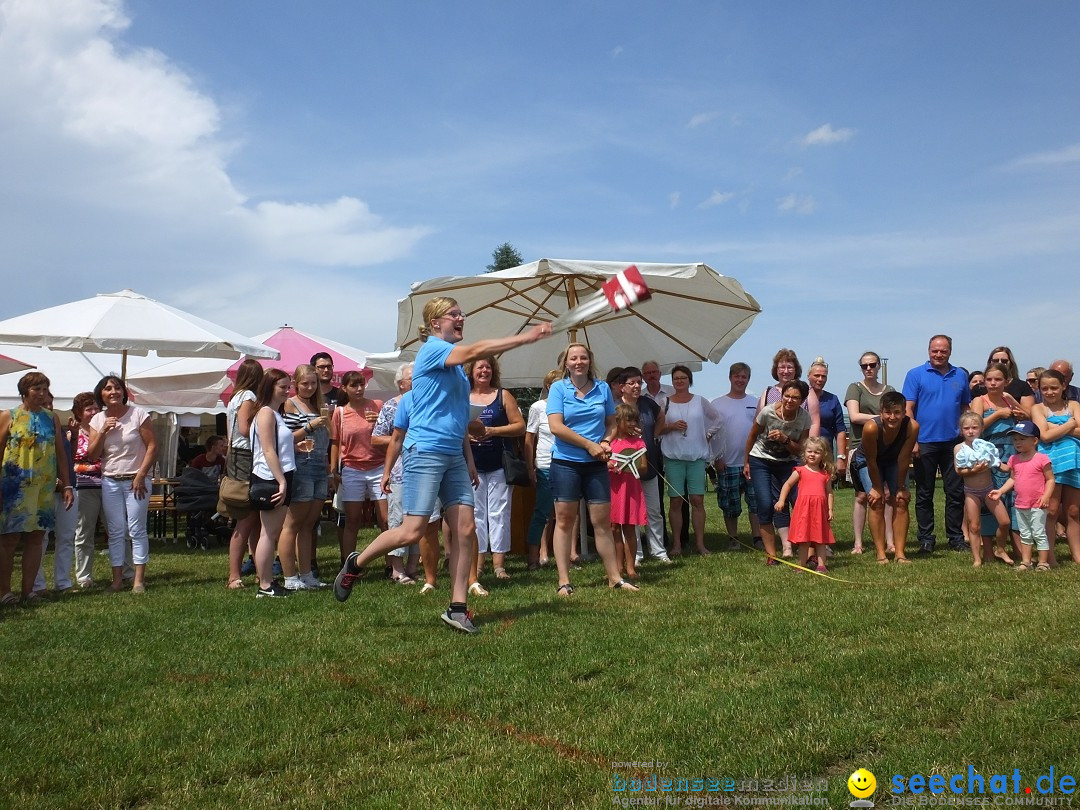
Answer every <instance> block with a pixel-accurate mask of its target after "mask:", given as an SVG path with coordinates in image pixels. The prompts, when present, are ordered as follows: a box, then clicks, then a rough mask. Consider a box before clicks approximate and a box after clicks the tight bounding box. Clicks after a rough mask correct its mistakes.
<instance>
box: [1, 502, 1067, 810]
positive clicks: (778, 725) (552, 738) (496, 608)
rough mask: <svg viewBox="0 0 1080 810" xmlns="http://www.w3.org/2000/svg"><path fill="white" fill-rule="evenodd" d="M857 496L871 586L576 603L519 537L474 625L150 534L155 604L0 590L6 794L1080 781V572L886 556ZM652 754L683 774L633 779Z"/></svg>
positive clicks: (689, 563)
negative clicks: (266, 573)
mask: <svg viewBox="0 0 1080 810" xmlns="http://www.w3.org/2000/svg"><path fill="white" fill-rule="evenodd" d="M709 497H710V498H711V497H712V496H711V494H710V496H709ZM850 500H851V494H850V490H848V491H846V492H842V493H840V494H839V496H838V505H837V509H836V512H837V514H838V515H839V516H841V517H839V518H838V519H837V522H836V523H837V530H838V534H839V535H840V537H841V541H840V544H839V546H838V553H837V555H836V557H834V558H833V560H832V562H831V571H832V573H833V574H835V575H836V576H837V577H840V578H842V579H846V580H850V581H851V584H847V583H840V582H832V581H828V580H825V579H822V578H820V577H817V576H812V575H808V574H799V573H796V572H794V571H792V570H791V569H788V568H786V567H779V568H766V567H765V566H764V565H763V564H762V562H763V558H762V556H761V555H760V554H757V553H727V552H724V553H718V554H714V555H712V556H710V557H708V558H699V557H684V558H682V559H681V560H679V561H678V562H677V563H676V564H674V565H672V566H661V565H659V564H657V563H646V564H645V565H644V566H643V568H642V572H643V583H644V584H643V590H642V592H641V593H639V594H628V593H613V592H610V591H609V590H608V589H607V588H606V587H604V579H603V573H602V570H601V568H600V566H599V564H597V563H592V564H590V565H587V566H586V567H585V569H584V570H583V571H580V572H578V573H577V574H576V576H575V584H576V585H578V586H579V587H578V588H577V593H576V594H575V595H574V596H573V597H572V598H571V599H560V598H557V597H556V595H555V585H556V575H555V572H554V570H553V569H547V570H544V571H542V572H535V573H528V572H526V571H525V569H524V564H523V561H522V560H520V559H515V560H514V561H513V565H512V567H511V573H512V574H513V576H514V578H513V580H512V581H511V582H509V583H496V582H495V581H494V580H493V579H492V580H491V581H490V582H487V581H486V580H485V581H486V584H487V585H488V586H489V587H490V590H491V596H490V597H489V598H487V599H482V600H473V603H472V607H473V609H474V610H475V612H476V617H477V622H478V624H479V625H480V626H481V628H482V633H481V634H480V635H479V636H476V637H467V636H463V635H460V634H455V633H453V632H451V631H450V630H448V629H447V628H446V627H445V626H444V625H443V624H442V622H440V621H439V620H438V613H439V612H440V611H441V610H443V609H445V607H446V603H447V597H448V591H447V588H448V581H447V580H446V578H445V577H443V579H441V581H440V584H439V590H438V591H437V592H436V594H434V595H433V596H429V597H421V596H420V595H419V594H418V592H417V589H416V588H404V587H400V586H396V585H393V584H391V583H389V582H387V581H384V580H378V579H376V580H365V581H364V582H362V583H360V584H359V585H358V586H357V587H356V589H355V590H354V592H353V596H352V599H351V600H350V601H349V602H348V603H346V604H344V605H340V604H338V603H337V602H335V601H334V599H333V596H332V594H331V593H330V592H329V591H326V592H322V593H304V594H299V595H297V596H294V597H292V598H290V599H287V600H259V601H256V599H255V598H254V595H255V590H254V588H253V587H251V583H250V579H249V586H248V588H246V589H245V590H243V591H226V590H225V588H224V587H223V585H224V581H225V570H226V563H225V551H224V550H223V549H221V550H212V551H189V550H187V549H186V548H184V547H183V545H182V544H181V545H178V546H177V545H171V544H169V545H164V546H163V545H162V544H160V543H154V545H153V555H154V556H153V558H152V560H151V563H150V568H149V573H148V580H147V581H148V587H149V590H150V592H149V593H148V594H147V595H146V596H145V597H136V596H132V595H131V594H126V593H125V594H120V595H106V594H105V593H103V592H102V591H101V590H98V591H96V592H90V593H80V594H76V595H71V596H64V597H61V598H57V599H55V600H54V601H51V602H48V603H46V604H43V605H40V606H37V607H33V608H13V609H6V610H4V611H3V612H0V649H2V654H3V664H2V667H0V695H2V696H3V706H4V708H5V711H4V713H3V714H4V722H3V724H2V725H0V745H2V750H3V752H4V756H3V760H2V762H0V807H18V808H57V807H108V808H113V807H153V808H157V807H258V806H284V807H386V808H400V807H449V808H470V807H507V808H511V807H512V808H525V807H528V808H540V807H552V808H555V807H609V806H612V805H613V803H614V802H615V801H616V800H618V801H621V800H623V799H632V798H654V799H657V800H658V801H659V803H661V804H663V803H664V802H665V798H667V799H671V800H672V802H671V803H672V804H674V803H676V802H675V800H676V799H677V804H678V805H680V806H692V805H693V803H694V801H695V800H701V799H703V798H704V799H705V800H708V799H709V798H710V797H712V798H713V799H715V800H720V799H721V798H722V797H726V798H728V799H729V800H732V801H733V800H734V798H735V797H736V796H740V797H770V796H772V797H775V796H779V795H785V794H780V793H775V792H773V793H769V792H766V791H764V790H763V787H762V785H763V784H764V783H761V782H759V784H758V786H757V789H756V790H755V789H753V786H752V785H751V786H748V785H742V786H741V787H737V789H736V790H735V791H733V792H728V793H726V794H725V793H724V792H723V791H720V792H715V791H714V792H711V793H710V792H709V791H708V787H707V786H708V784H709V783H708V782H707V781H706V782H704V783H703V785H704V786H705V787H703V792H702V793H700V794H696V795H692V794H691V793H689V792H687V791H681V792H678V791H676V790H675V788H676V787H677V786H678V784H679V783H678V782H677V781H676V780H679V779H685V780H687V786H688V787H690V780H693V779H695V778H701V779H704V780H709V779H712V780H716V781H717V782H719V781H720V780H724V779H733V780H736V782H739V781H740V780H742V779H747V778H752V777H757V778H759V779H764V778H767V777H770V778H771V777H783V776H785V775H788V774H794V775H796V776H800V777H810V778H814V779H816V780H819V783H818V785H817V787H818V788H819V789H818V790H817V791H816V792H813V793H812V794H808V795H812V796H814V797H816V798H817V799H819V800H821V801H822V802H824V804H820V805H819V806H829V807H834V808H839V807H846V806H847V805H848V803H849V802H850V801H851V800H852V797H851V796H850V795H849V793H848V790H847V787H846V780H847V777H848V775H849V774H850V773H851V772H852V771H853V770H855V769H856V768H859V767H866V768H868V769H870V770H871V771H872V772H873V773H874V774H875V775H876V776H877V781H878V785H879V786H878V790H877V793H876V794H875V796H874V798H875V800H876V802H877V806H879V807H880V806H883V805H885V804H886V803H887V801H888V790H889V779H890V778H891V776H892V775H893V774H903V775H905V778H906V776H910V775H911V774H916V773H919V774H923V775H929V774H942V775H951V774H953V773H963V774H966V773H967V768H968V766H969V765H972V766H974V768H975V769H976V770H977V771H979V772H980V773H983V774H986V775H987V776H989V775H990V774H993V773H1007V774H1012V773H1013V770H1014V769H1019V771H1020V773H1021V774H1022V777H1023V781H1022V783H1021V784H1022V786H1032V785H1033V783H1034V779H1035V777H1037V776H1038V775H1040V774H1044V773H1048V772H1049V769H1050V767H1051V766H1054V768H1055V772H1056V773H1057V775H1058V777H1060V776H1061V775H1062V774H1063V773H1071V774H1072V775H1073V776H1080V773H1078V772H1080V756H1078V754H1077V745H1076V741H1077V739H1078V732H1080V722H1078V721H1080V708H1078V706H1080V686H1078V682H1077V677H1076V673H1077V671H1078V670H1080V647H1078V645H1077V641H1076V628H1077V626H1078V619H1080V608H1078V605H1077V599H1076V596H1075V594H1076V592H1077V584H1078V581H1080V567H1077V566H1074V565H1072V564H1071V563H1069V562H1067V561H1066V562H1065V563H1064V564H1063V565H1062V566H1061V567H1060V568H1059V569H1058V570H1056V571H1054V572H1052V573H1049V574H1017V573H1015V572H1013V571H1012V570H1010V569H1009V568H1008V567H1006V566H1004V565H1001V564H995V565H991V566H988V567H986V568H984V569H982V570H974V569H972V567H971V561H970V557H969V556H967V555H961V554H957V553H953V552H949V551H939V552H938V553H937V554H935V555H934V557H933V558H931V559H929V560H924V559H918V560H917V561H916V562H915V563H914V564H912V565H910V566H898V565H889V566H884V567H879V566H878V565H876V564H875V562H874V556H873V554H864V555H862V556H861V557H854V556H851V555H849V554H848V553H847V549H849V548H850V545H851V539H850V531H851V530H850V525H849V521H848V518H847V515H849V514H850ZM709 529H710V534H709V545H710V546H711V547H713V548H720V547H721V546H722V545H726V543H722V542H721V540H720V536H721V535H720V532H719V516H718V512H717V510H716V508H715V502H712V503H711V504H710V508H709ZM370 536H371V533H370V532H368V533H366V539H370ZM939 547H940V544H939ZM1059 555H1060V556H1062V557H1065V558H1067V552H1066V551H1065V547H1064V545H1061V546H1059ZM321 556H322V558H323V560H324V562H325V561H328V560H330V559H331V558H336V551H335V550H331V549H330V548H328V547H325V546H324V547H323V550H322V555H321ZM97 565H99V566H102V567H104V566H105V561H104V559H103V558H99V560H98V562H97ZM103 573H104V572H103V571H102V572H101V573H99V578H101V577H102V575H103ZM625 763H638V764H637V765H633V764H631V765H627V764H625ZM651 774H656V775H657V777H658V778H659V779H661V780H662V779H665V778H666V779H670V780H673V783H672V784H673V786H672V789H671V791H669V792H667V793H663V792H656V793H646V792H633V791H631V792H627V791H626V790H622V791H616V790H615V789H614V788H615V787H618V786H619V785H620V783H627V782H629V781H630V780H633V779H641V780H648V779H649V777H650V775H651ZM821 780H825V781H827V787H826V786H825V782H824V781H821ZM660 784H663V783H662V782H661V783H660ZM794 795H796V796H798V795H803V794H801V793H796V794H794ZM1056 795H1058V796H1061V794H1060V793H1058V794H1056Z"/></svg>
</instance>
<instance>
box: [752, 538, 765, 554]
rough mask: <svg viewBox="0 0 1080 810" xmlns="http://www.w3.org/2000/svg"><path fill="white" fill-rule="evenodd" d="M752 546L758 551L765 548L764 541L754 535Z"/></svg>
mask: <svg viewBox="0 0 1080 810" xmlns="http://www.w3.org/2000/svg"><path fill="white" fill-rule="evenodd" d="M754 548H755V549H757V550H758V551H764V550H765V541H764V540H762V539H761V538H760V537H755V538H754Z"/></svg>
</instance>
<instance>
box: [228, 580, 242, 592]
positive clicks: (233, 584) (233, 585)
mask: <svg viewBox="0 0 1080 810" xmlns="http://www.w3.org/2000/svg"><path fill="white" fill-rule="evenodd" d="M225 587H226V588H228V589H229V590H230V591H238V590H240V589H241V588H243V587H244V580H242V579H240V578H237V579H234V580H231V581H230V582H226V583H225Z"/></svg>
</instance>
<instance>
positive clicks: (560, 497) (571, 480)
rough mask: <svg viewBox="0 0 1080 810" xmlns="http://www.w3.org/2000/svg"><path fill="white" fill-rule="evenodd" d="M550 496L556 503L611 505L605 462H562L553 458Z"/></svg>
mask: <svg viewBox="0 0 1080 810" xmlns="http://www.w3.org/2000/svg"><path fill="white" fill-rule="evenodd" d="M548 474H549V475H550V477H551V496H552V498H553V499H554V501H555V502H556V503H560V502H566V501H580V500H581V499H582V498H584V499H585V503H611V480H610V479H609V478H608V468H607V462H606V461H564V460H562V459H557V458H553V459H552V460H551V469H550V470H549V473H548Z"/></svg>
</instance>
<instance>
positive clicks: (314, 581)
mask: <svg viewBox="0 0 1080 810" xmlns="http://www.w3.org/2000/svg"><path fill="white" fill-rule="evenodd" d="M300 581H301V582H302V583H304V588H305V589H307V590H309V591H318V590H321V589H322V588H325V587H326V583H325V582H323V581H322V580H320V579H319V577H318V576H317V575H316V574H315V572H314V571H312V572H311V573H308V574H301V575H300Z"/></svg>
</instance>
